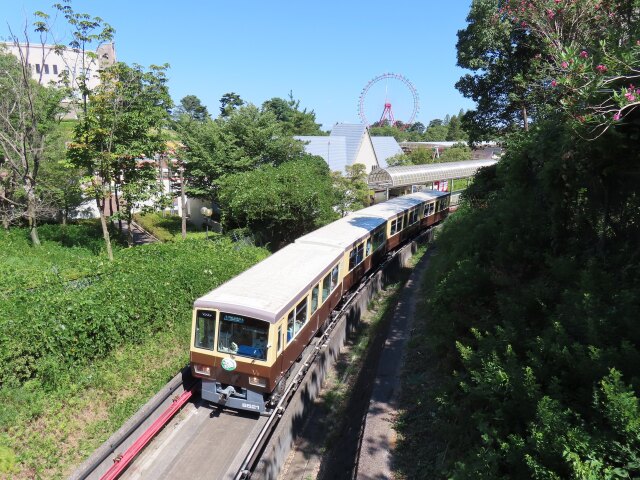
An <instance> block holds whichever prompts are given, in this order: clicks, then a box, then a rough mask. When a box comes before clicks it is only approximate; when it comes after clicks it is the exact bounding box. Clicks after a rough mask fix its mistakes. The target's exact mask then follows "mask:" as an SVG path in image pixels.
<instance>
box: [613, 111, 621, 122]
mask: <svg viewBox="0 0 640 480" xmlns="http://www.w3.org/2000/svg"><path fill="white" fill-rule="evenodd" d="M613 119H614V120H615V121H618V120H620V112H616V114H615V115H614V116H613Z"/></svg>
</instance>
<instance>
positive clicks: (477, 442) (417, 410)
mask: <svg viewBox="0 0 640 480" xmlns="http://www.w3.org/2000/svg"><path fill="white" fill-rule="evenodd" d="M639 19H640V2H638V1H637V0H633V1H626V0H613V1H610V2H600V1H593V0H572V1H565V0H553V1H551V0H549V1H547V0H544V1H541V2H536V3H533V4H532V3H530V2H524V1H520V0H507V1H504V2H497V1H495V0H474V1H473V2H472V6H471V12H470V14H469V17H468V21H469V26H468V27H467V29H465V30H462V31H460V32H459V34H458V38H459V43H458V61H459V63H460V64H461V66H465V67H467V68H470V69H472V70H474V71H475V74H474V75H471V74H467V75H465V77H463V78H462V79H461V81H460V82H459V83H458V88H460V89H461V91H462V92H463V93H464V94H466V95H468V96H473V97H474V98H476V99H479V102H478V107H477V110H476V111H474V112H471V114H470V115H469V116H467V117H465V118H466V120H468V121H469V122H470V123H471V126H472V127H473V128H472V129H471V134H472V136H482V135H487V134H488V133H492V132H493V133H495V132H496V131H498V130H501V131H502V133H503V134H504V135H505V136H504V138H505V143H506V154H505V156H504V157H503V159H502V160H501V161H500V162H499V163H498V164H497V165H496V166H495V167H491V168H487V169H483V170H481V171H480V173H479V174H478V175H476V178H475V179H474V182H473V184H472V185H471V186H470V187H469V188H468V189H467V191H466V192H465V193H464V194H463V206H462V208H461V209H460V210H459V211H458V213H456V214H455V215H454V216H453V217H452V218H450V219H449V221H448V222H447V225H445V227H444V229H443V232H442V235H441V236H440V237H439V239H438V245H439V248H438V250H439V254H438V256H437V257H434V259H433V264H432V268H431V270H430V272H429V282H428V283H429V285H428V288H427V291H426V292H425V300H424V308H423V309H422V311H423V312H424V313H423V315H422V317H421V318H420V319H419V322H418V326H417V328H418V330H417V332H416V335H415V336H414V337H413V338H412V347H411V352H410V354H409V355H408V357H407V358H409V359H411V361H410V362H408V366H407V372H406V377H405V387H404V389H403V393H404V402H405V411H404V413H403V414H402V415H401V416H400V418H399V420H398V430H399V432H400V434H401V441H400V443H399V448H398V452H399V457H400V463H399V471H400V473H401V474H402V475H403V476H404V477H406V478H411V479H413V478H430V479H431V478H452V479H487V480H488V479H564V478H571V479H622V478H640V400H639V399H640V323H639V322H638V319H639V318H640V295H638V292H640V255H639V253H638V245H639V244H640V197H639V195H638V181H639V180H640V109H639V108H638V107H639V106H640V89H637V87H635V86H634V84H636V83H637V81H636V80H637V78H638V66H639V65H640V40H638V39H639V38H640V30H639V28H640V22H639V21H638V20H639ZM572 25H573V26H575V25H580V26H581V28H580V29H575V28H572ZM496 52H498V53H499V54H498V55H496ZM497 85H499V86H500V87H499V88H498V87H497Z"/></svg>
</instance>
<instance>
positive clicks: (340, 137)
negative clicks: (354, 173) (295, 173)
mask: <svg viewBox="0 0 640 480" xmlns="http://www.w3.org/2000/svg"><path fill="white" fill-rule="evenodd" d="M366 135H367V127H366V125H364V124H355V123H336V124H335V125H334V126H333V129H332V130H331V134H330V135H329V136H318V137H316V136H301V135H296V136H294V137H293V138H295V139H296V140H300V141H302V142H305V143H306V145H305V147H304V150H305V152H307V153H309V154H311V155H318V156H320V157H322V158H324V161H325V162H327V164H328V165H329V168H330V169H331V170H332V171H335V172H340V173H344V171H345V167H347V166H349V165H353V164H354V162H355V161H356V158H357V156H358V152H359V151H360V146H361V145H362V141H363V139H364V138H365V136H366Z"/></svg>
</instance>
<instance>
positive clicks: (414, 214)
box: [407, 208, 418, 225]
mask: <svg viewBox="0 0 640 480" xmlns="http://www.w3.org/2000/svg"><path fill="white" fill-rule="evenodd" d="M417 221H418V209H417V208H414V209H413V210H411V211H410V212H409V221H408V223H407V225H413V224H414V223H416V222H417Z"/></svg>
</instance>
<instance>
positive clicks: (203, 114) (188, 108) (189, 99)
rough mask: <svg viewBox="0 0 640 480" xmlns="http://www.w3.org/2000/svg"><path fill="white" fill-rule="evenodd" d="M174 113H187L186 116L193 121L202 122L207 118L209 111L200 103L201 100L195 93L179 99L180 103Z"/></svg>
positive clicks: (178, 114)
mask: <svg viewBox="0 0 640 480" xmlns="http://www.w3.org/2000/svg"><path fill="white" fill-rule="evenodd" d="M174 115H176V116H178V117H179V116H180V115H187V117H188V118H190V119H191V120H194V121H198V122H202V121H204V120H205V119H207V118H209V112H208V110H207V107H205V106H204V105H202V102H201V101H200V99H199V98H198V97H196V96H195V95H187V96H186V97H183V98H182V100H180V105H179V106H178V108H176V109H175V111H174Z"/></svg>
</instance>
